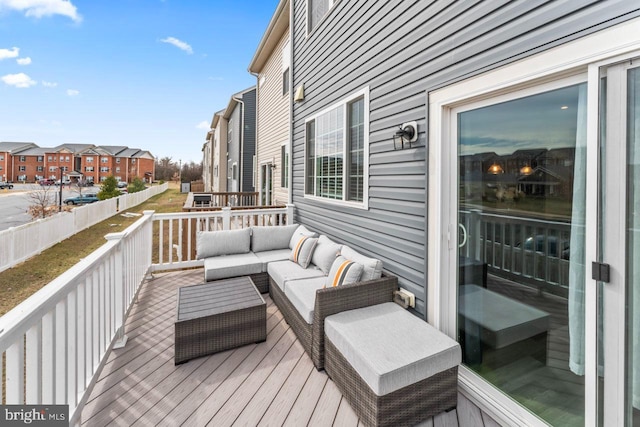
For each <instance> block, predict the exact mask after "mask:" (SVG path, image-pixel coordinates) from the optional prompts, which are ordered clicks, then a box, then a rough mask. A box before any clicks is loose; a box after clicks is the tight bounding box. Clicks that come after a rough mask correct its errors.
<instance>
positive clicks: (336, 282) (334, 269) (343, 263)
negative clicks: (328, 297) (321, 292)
mask: <svg viewBox="0 0 640 427" xmlns="http://www.w3.org/2000/svg"><path fill="white" fill-rule="evenodd" d="M363 270H364V267H363V266H362V265H360V264H358V263H357V262H353V261H349V260H348V259H346V258H345V257H343V256H342V255H340V256H339V257H337V258H336V260H335V261H333V264H332V265H331V271H330V272H329V276H327V283H326V285H325V287H327V288H329V287H333V286H342V285H348V284H349V283H355V282H357V281H358V280H360V277H361V276H362V271H363Z"/></svg>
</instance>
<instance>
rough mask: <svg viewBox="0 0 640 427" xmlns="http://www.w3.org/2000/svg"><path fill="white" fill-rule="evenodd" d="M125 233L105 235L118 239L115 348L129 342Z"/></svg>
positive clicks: (115, 265) (115, 291)
mask: <svg viewBox="0 0 640 427" xmlns="http://www.w3.org/2000/svg"><path fill="white" fill-rule="evenodd" d="M123 237H124V233H109V234H107V235H106V236H104V238H105V239H107V240H108V241H111V240H117V241H118V244H117V246H116V248H115V256H114V271H113V275H114V277H115V283H114V286H115V289H114V293H115V296H114V299H115V301H114V311H115V313H114V317H115V325H116V328H117V332H116V339H115V343H114V345H113V348H122V347H124V346H125V345H126V344H127V336H126V335H125V334H124V312H125V304H124V286H125V283H124V282H125V280H124V251H123V250H122V238H123Z"/></svg>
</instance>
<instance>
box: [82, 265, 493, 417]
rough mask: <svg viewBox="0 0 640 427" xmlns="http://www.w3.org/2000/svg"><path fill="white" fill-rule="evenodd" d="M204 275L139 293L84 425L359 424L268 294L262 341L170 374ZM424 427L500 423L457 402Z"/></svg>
mask: <svg viewBox="0 0 640 427" xmlns="http://www.w3.org/2000/svg"><path fill="white" fill-rule="evenodd" d="M202 276H203V273H202V270H201V269H198V270H188V271H181V272H177V273H163V274H159V275H156V277H155V278H154V279H152V280H150V281H148V282H147V283H145V284H144V285H143V288H142V289H141V291H140V295H139V298H138V302H137V303H136V304H135V305H134V307H133V309H132V311H131V314H130V315H129V318H128V319H127V326H126V334H127V336H128V339H129V340H128V342H127V345H126V346H125V347H124V348H122V349H118V350H114V351H112V352H111V354H110V355H109V358H108V361H107V363H106V365H105V367H104V369H103V371H102V372H101V374H100V378H99V380H98V382H97V383H96V385H95V387H94V389H93V391H92V394H91V396H90V397H89V400H88V402H87V404H86V405H85V407H84V409H83V411H82V424H83V425H85V426H90V427H94V426H105V425H118V426H125V425H126V426H129V425H136V426H156V425H166V426H179V425H185V426H205V425H211V426H216V427H217V426H228V425H239V426H258V425H260V426H262V425H264V426H267V425H269V426H271V425H273V426H279V425H290V426H302V425H312V426H331V425H335V426H358V425H362V424H361V423H360V422H359V420H358V418H357V416H356V415H355V413H354V412H353V410H352V409H351V407H350V406H349V404H348V403H347V402H346V400H345V399H344V398H343V397H342V395H341V394H340V392H339V391H338V389H337V388H336V386H335V385H334V384H333V382H332V381H331V380H330V379H329V378H328V377H327V375H326V373H325V372H324V371H322V372H318V371H317V370H316V369H315V368H314V367H313V364H312V362H311V359H310V358H309V357H308V355H307V354H306V353H305V352H304V350H303V349H302V346H301V345H300V343H299V342H298V341H297V339H296V337H295V335H294V333H293V331H291V329H290V328H289V326H288V325H287V324H286V322H284V320H283V319H282V315H281V314H280V312H279V311H278V309H277V307H276V306H275V305H274V304H273V303H272V301H271V300H270V299H269V297H268V295H263V297H265V300H266V301H267V333H268V335H267V340H266V341H265V342H263V343H260V344H251V345H247V346H243V347H240V348H237V349H234V350H229V351H225V352H222V353H218V354H215V355H212V356H208V357H202V358H199V359H195V360H191V361H189V362H187V363H184V364H182V365H179V366H174V362H173V355H174V350H173V323H174V320H175V308H176V294H177V292H176V290H177V289H178V288H179V287H181V286H186V285H193V284H197V283H200V282H201V281H202ZM421 425H423V426H433V427H440V426H442V427H445V426H446V427H456V426H459V427H478V426H487V427H493V426H497V425H498V424H497V423H496V422H495V421H494V420H493V419H491V418H490V417H489V416H487V415H486V414H485V413H483V412H482V411H480V409H478V408H477V407H476V406H474V405H473V404H472V403H471V402H470V401H469V400H468V399H466V398H465V397H464V396H463V395H461V394H458V408H457V410H454V411H451V412H448V413H442V414H440V415H438V416H436V417H434V418H433V419H429V420H426V421H425V422H424V423H422V424H421Z"/></svg>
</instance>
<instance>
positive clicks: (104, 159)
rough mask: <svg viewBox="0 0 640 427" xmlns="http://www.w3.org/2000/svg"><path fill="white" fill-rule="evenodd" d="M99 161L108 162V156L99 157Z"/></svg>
mask: <svg viewBox="0 0 640 427" xmlns="http://www.w3.org/2000/svg"><path fill="white" fill-rule="evenodd" d="M100 163H109V158H108V157H100Z"/></svg>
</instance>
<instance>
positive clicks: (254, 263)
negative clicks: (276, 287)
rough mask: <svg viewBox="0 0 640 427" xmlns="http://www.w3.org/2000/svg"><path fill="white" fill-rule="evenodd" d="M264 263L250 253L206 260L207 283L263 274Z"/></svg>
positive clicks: (205, 276)
mask: <svg viewBox="0 0 640 427" xmlns="http://www.w3.org/2000/svg"><path fill="white" fill-rule="evenodd" d="M262 268H263V266H262V261H260V259H259V258H258V257H257V256H255V255H254V254H253V252H249V253H246V254H235V255H220V256H216V257H211V258H206V259H205V260H204V280H205V282H208V281H211V280H218V279H226V278H229V277H237V276H247V275H249V274H257V273H262Z"/></svg>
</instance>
